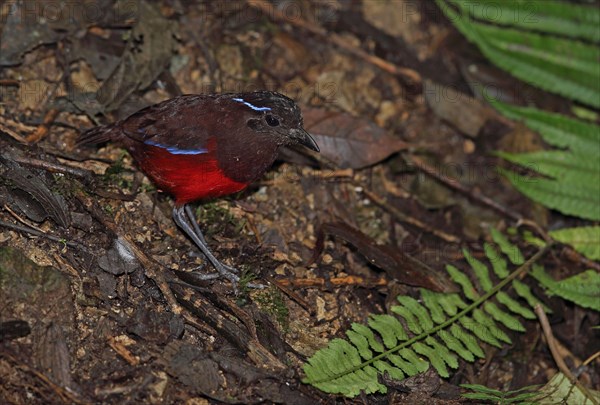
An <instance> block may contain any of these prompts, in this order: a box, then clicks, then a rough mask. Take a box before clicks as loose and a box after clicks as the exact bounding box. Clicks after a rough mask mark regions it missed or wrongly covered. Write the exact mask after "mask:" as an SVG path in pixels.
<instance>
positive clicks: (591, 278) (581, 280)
mask: <svg viewBox="0 0 600 405" xmlns="http://www.w3.org/2000/svg"><path fill="white" fill-rule="evenodd" d="M531 275H532V276H533V277H534V278H535V279H536V280H538V281H539V282H540V284H542V285H543V286H544V287H545V288H546V289H547V291H546V293H547V294H548V295H558V296H559V297H561V298H563V299H565V300H567V301H571V302H574V303H576V304H577V305H579V306H582V307H584V308H591V309H593V310H595V311H599V312H600V274H598V272H597V271H595V270H587V271H584V272H582V273H579V274H577V275H575V276H572V277H569V278H566V279H564V280H561V281H555V280H554V279H553V278H552V277H551V276H550V275H549V274H548V273H546V271H545V270H544V268H543V267H542V266H533V269H532V271H531Z"/></svg>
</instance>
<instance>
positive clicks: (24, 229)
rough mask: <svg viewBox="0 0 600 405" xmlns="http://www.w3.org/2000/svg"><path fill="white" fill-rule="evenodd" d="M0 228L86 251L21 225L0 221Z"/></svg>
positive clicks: (56, 237)
mask: <svg viewBox="0 0 600 405" xmlns="http://www.w3.org/2000/svg"><path fill="white" fill-rule="evenodd" d="M0 226H3V227H5V228H8V229H13V230H15V231H18V232H25V233H28V234H30V235H35V236H39V237H42V238H45V239H49V240H51V241H53V242H58V243H64V244H66V245H67V246H70V247H72V248H75V249H80V250H83V251H87V248H86V247H85V246H83V245H81V244H79V243H77V242H69V241H66V240H65V239H64V238H60V237H58V236H54V235H50V234H47V233H45V232H43V231H41V230H39V229H36V228H31V227H30V226H29V225H26V226H21V225H17V224H11V223H10V222H6V221H2V220H0Z"/></svg>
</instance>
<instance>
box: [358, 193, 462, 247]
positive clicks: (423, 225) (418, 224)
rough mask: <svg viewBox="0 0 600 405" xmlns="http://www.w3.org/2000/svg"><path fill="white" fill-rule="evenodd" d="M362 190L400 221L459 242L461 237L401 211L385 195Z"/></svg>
mask: <svg viewBox="0 0 600 405" xmlns="http://www.w3.org/2000/svg"><path fill="white" fill-rule="evenodd" d="M362 192H363V194H364V195H365V196H366V197H367V198H368V199H369V200H371V201H373V202H374V203H375V204H377V205H379V206H380V207H381V208H383V209H384V210H386V211H387V212H389V213H390V214H391V215H393V216H394V217H396V219H398V220H399V221H402V222H405V223H407V224H410V225H412V226H414V227H416V228H419V229H421V230H423V231H425V232H427V233H430V234H432V235H435V236H437V237H438V238H440V239H443V240H445V241H446V242H450V243H459V242H460V238H458V237H456V236H454V235H450V234H449V233H446V232H444V231H441V230H439V229H435V228H432V227H430V226H429V225H427V224H426V223H424V222H421V221H419V220H418V219H416V218H413V217H409V216H408V215H405V214H403V213H402V212H400V210H399V209H397V208H396V207H393V206H391V205H390V204H388V203H387V201H385V199H384V198H383V197H380V196H379V195H377V194H375V193H374V192H372V191H369V190H367V189H366V188H363V190H362Z"/></svg>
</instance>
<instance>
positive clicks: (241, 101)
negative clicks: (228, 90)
mask: <svg viewBox="0 0 600 405" xmlns="http://www.w3.org/2000/svg"><path fill="white" fill-rule="evenodd" d="M232 100H233V101H237V102H238V103H244V104H246V105H247V106H248V107H250V108H252V109H253V110H254V111H271V107H257V106H255V105H254V104H251V103H249V102H247V101H245V100H244V99H243V98H232Z"/></svg>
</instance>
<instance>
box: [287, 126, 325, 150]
mask: <svg viewBox="0 0 600 405" xmlns="http://www.w3.org/2000/svg"><path fill="white" fill-rule="evenodd" d="M290 138H291V139H292V140H293V141H294V142H296V143H299V144H300V145H302V146H306V147H307V148H308V149H312V150H314V151H315V152H319V151H320V149H319V145H317V143H316V142H315V140H314V139H313V137H312V136H310V134H309V133H308V132H306V131H305V130H304V128H294V129H292V130H291V131H290Z"/></svg>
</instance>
